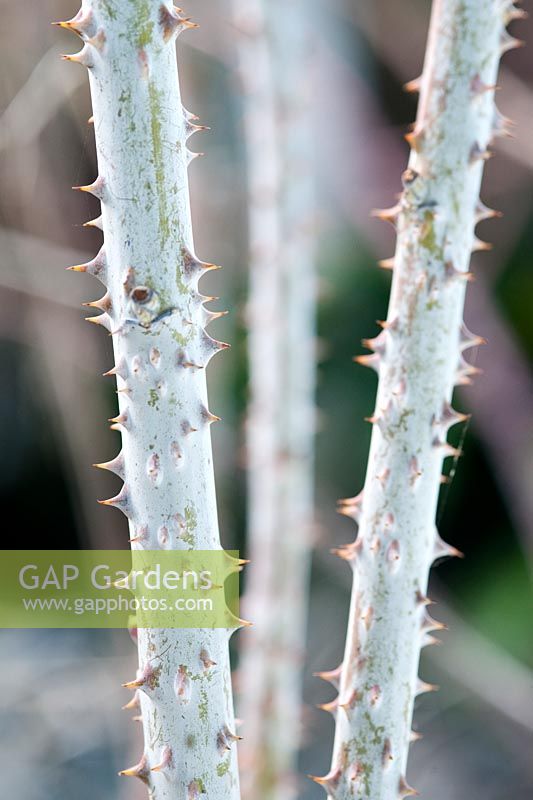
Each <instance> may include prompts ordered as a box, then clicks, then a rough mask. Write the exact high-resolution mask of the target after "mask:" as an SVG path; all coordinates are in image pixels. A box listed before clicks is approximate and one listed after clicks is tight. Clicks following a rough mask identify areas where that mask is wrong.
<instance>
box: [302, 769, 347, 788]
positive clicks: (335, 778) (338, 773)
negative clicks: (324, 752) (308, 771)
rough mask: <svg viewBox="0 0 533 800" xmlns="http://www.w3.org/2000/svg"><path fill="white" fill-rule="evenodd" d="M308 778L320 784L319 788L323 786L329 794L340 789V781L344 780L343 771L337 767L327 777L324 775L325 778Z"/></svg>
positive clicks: (313, 776)
mask: <svg viewBox="0 0 533 800" xmlns="http://www.w3.org/2000/svg"><path fill="white" fill-rule="evenodd" d="M307 777H308V778H311V780H312V781H314V782H315V783H318V784H319V786H322V787H323V788H324V789H325V790H326V791H327V792H328V793H330V794H331V793H332V792H334V791H335V789H336V788H337V787H338V785H339V783H340V779H341V778H342V769H341V768H340V767H336V768H335V769H331V770H330V772H328V774H327V775H324V777H323V778H319V777H317V776H316V775H308V776H307Z"/></svg>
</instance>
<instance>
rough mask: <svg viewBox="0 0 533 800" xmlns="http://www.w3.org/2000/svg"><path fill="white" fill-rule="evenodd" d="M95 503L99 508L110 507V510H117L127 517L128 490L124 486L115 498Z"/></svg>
mask: <svg viewBox="0 0 533 800" xmlns="http://www.w3.org/2000/svg"><path fill="white" fill-rule="evenodd" d="M97 502H98V503H99V505H101V506H111V507H112V508H118V509H119V510H120V511H122V513H123V514H125V515H126V516H128V514H129V510H130V509H129V498H128V490H127V488H126V484H124V485H123V487H122V489H121V490H120V492H119V493H118V494H117V495H116V496H115V497H111V498H110V499H109V500H98V501H97Z"/></svg>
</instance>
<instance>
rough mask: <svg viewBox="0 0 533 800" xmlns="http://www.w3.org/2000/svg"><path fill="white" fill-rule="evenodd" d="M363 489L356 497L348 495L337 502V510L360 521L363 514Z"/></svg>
mask: <svg viewBox="0 0 533 800" xmlns="http://www.w3.org/2000/svg"><path fill="white" fill-rule="evenodd" d="M362 503H363V491H361V492H359V494H358V495H356V497H348V498H346V499H345V500H339V501H338V502H337V511H338V513H339V514H344V516H346V517H350V518H351V519H353V520H354V521H355V522H359V520H360V518H361V514H362V510H363V509H362Z"/></svg>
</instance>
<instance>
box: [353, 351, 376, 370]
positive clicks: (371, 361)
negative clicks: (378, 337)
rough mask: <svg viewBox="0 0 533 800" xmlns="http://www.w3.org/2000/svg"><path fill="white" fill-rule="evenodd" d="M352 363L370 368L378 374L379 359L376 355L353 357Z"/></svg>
mask: <svg viewBox="0 0 533 800" xmlns="http://www.w3.org/2000/svg"><path fill="white" fill-rule="evenodd" d="M353 361H355V363H356V364H361V366H362V367H370V369H373V370H374V372H378V373H379V365H380V361H381V358H380V356H379V354H378V353H373V354H372V355H371V356H354V358H353Z"/></svg>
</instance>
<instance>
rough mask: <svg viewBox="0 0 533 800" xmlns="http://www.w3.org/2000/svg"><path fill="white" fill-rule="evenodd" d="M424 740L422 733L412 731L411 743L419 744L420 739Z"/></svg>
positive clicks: (410, 735)
mask: <svg viewBox="0 0 533 800" xmlns="http://www.w3.org/2000/svg"><path fill="white" fill-rule="evenodd" d="M423 738H424V735H423V734H422V733H418V731H411V733H410V734H409V741H410V742H411V743H414V742H419V741H420V739H423Z"/></svg>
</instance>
